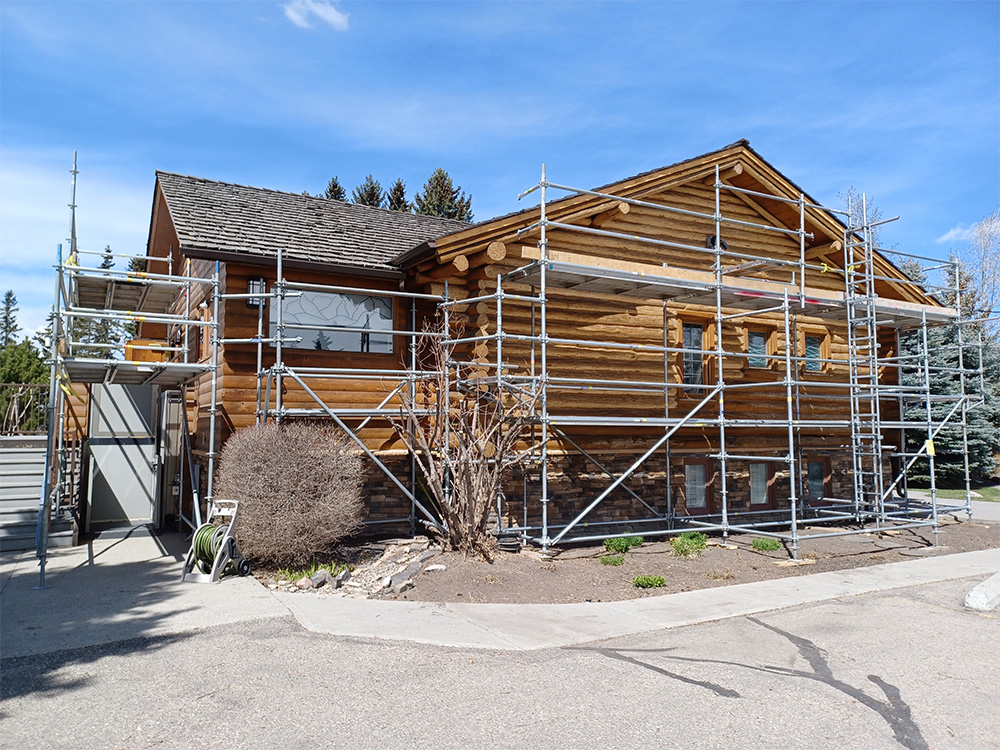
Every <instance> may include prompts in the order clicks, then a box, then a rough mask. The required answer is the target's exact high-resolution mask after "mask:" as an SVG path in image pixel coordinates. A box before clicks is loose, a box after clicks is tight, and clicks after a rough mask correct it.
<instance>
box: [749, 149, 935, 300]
mask: <svg viewBox="0 0 1000 750" xmlns="http://www.w3.org/2000/svg"><path fill="white" fill-rule="evenodd" d="M753 162H754V163H753V164H747V165H745V168H744V173H748V174H750V175H751V176H752V177H753V178H754V179H755V180H757V181H758V182H760V183H761V184H762V185H763V186H765V187H766V188H767V189H768V190H771V191H773V192H774V193H775V195H786V196H788V197H792V196H793V195H797V194H798V192H799V191H798V189H797V188H796V187H795V186H794V185H792V184H791V183H790V182H788V181H787V180H786V179H785V178H784V177H782V176H781V175H780V174H779V173H778V172H777V171H776V170H774V169H773V168H772V167H771V166H770V165H769V164H767V163H766V162H763V161H762V160H760V159H759V158H754V159H753ZM765 173H766V174H767V175H771V176H773V178H774V179H773V180H772V179H769V178H768V177H766V176H765ZM782 183H784V184H783V185H782ZM806 200H808V201H812V199H811V198H809V196H806ZM806 216H807V217H808V218H809V219H811V220H812V222H813V223H814V224H815V225H817V226H821V227H822V228H823V230H824V232H825V233H826V234H827V236H829V237H830V238H831V239H835V238H838V237H843V234H844V227H843V226H842V225H841V224H840V222H838V221H837V220H836V219H835V218H834V217H833V216H832V215H830V214H828V213H826V212H825V211H820V210H819V209H810V208H807V209H806ZM807 251H808V248H807ZM875 270H876V273H877V275H879V276H887V277H895V278H897V279H899V280H900V281H902V282H906V281H907V280H908V279H907V278H906V276H905V274H903V273H902V271H900V270H899V269H898V268H896V266H895V265H894V264H893V263H891V262H890V261H889V260H888V259H886V258H885V257H884V256H883V255H882V254H881V253H876V255H875ZM880 283H886V284H889V286H890V287H892V289H893V290H894V291H896V292H897V293H898V294H900V295H902V298H903V299H904V300H910V301H912V302H916V303H919V304H930V305H938V306H940V303H939V302H938V301H937V300H936V299H934V298H933V297H932V296H931V295H927V294H924V293H922V292H920V290H919V289H917V288H916V287H913V286H910V285H909V284H906V283H902V284H899V283H895V282H893V281H886V282H880Z"/></svg>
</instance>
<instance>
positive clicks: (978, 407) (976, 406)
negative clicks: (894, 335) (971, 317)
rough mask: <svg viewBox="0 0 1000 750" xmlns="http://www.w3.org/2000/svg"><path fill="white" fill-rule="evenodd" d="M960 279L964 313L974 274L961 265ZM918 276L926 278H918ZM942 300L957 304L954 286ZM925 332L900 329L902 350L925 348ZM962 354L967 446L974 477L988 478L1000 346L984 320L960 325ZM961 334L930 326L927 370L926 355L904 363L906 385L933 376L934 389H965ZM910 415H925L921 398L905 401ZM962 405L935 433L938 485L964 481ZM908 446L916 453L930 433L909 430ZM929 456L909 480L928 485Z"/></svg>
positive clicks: (937, 417) (995, 434)
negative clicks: (980, 344)
mask: <svg viewBox="0 0 1000 750" xmlns="http://www.w3.org/2000/svg"><path fill="white" fill-rule="evenodd" d="M957 268H958V273H959V277H958V281H959V285H960V287H961V289H962V308H963V309H962V312H963V314H964V316H965V317H968V314H969V313H970V312H972V308H973V306H974V305H975V300H976V299H977V293H976V290H975V289H974V288H973V287H974V286H975V285H974V284H973V283H972V277H971V276H970V275H969V274H968V273H967V272H966V271H965V270H964V269H963V268H962V267H961V265H959V266H958V267H957ZM908 273H909V275H910V276H911V278H914V281H924V280H925V279H923V278H919V277H917V278H915V274H914V273H912V272H909V271H908ZM954 283H955V277H954V274H953V273H950V272H949V273H948V274H947V278H946V280H945V285H946V286H948V287H949V288H951V287H953V286H954ZM940 296H941V297H942V302H943V303H944V304H945V305H948V306H949V307H953V306H955V302H956V300H955V295H954V293H953V292H949V293H946V294H941V295H940ZM980 335H981V336H982V337H983V350H982V364H983V376H982V379H980V376H979V374H978V373H977V372H970V371H975V370H978V368H979V352H978V349H977V348H976V347H974V346H972V345H973V344H975V343H976V342H977V341H978V339H979V336H980ZM922 339H923V335H922V332H921V331H920V330H919V329H917V330H912V331H907V332H904V333H902V334H901V335H900V344H901V347H900V348H901V354H904V355H905V354H912V353H916V352H921V351H922V350H923V344H922ZM961 339H962V358H961V365H962V369H963V370H965V371H966V373H965V393H966V394H967V395H968V396H970V397H971V403H970V406H969V408H968V411H967V415H966V416H967V419H966V435H967V439H968V449H969V474H970V476H971V478H972V480H973V481H977V482H982V481H986V480H988V479H989V477H991V476H992V474H993V471H994V465H993V456H994V455H995V454H996V453H997V452H998V451H1000V429H998V428H1000V401H998V399H1000V347H998V342H997V341H996V340H995V337H994V336H992V335H991V334H990V331H989V330H988V329H987V328H986V327H985V326H984V325H983V324H981V323H971V324H965V325H963V326H962V335H961ZM958 349H959V335H958V330H957V328H956V327H955V326H942V327H932V328H928V329H927V351H928V355H927V363H928V370H929V372H927V373H925V371H924V368H923V361H922V360H920V359H918V360H915V361H913V362H912V365H911V366H908V367H905V368H903V369H902V381H903V383H904V384H906V385H910V386H916V387H920V386H922V384H923V383H924V380H925V378H928V379H929V381H930V388H931V393H932V394H949V395H953V396H957V395H959V394H960V393H961V390H962V376H961V373H960V372H958V369H959V353H958ZM954 406H955V402H954V401H950V400H949V401H937V402H932V403H931V405H930V411H931V419H932V420H933V421H934V422H935V423H940V422H941V420H943V419H944V418H945V417H946V416H948V413H949V412H950V411H951V410H952V408H953V407H954ZM906 416H907V420H908V421H916V422H919V421H923V420H925V419H926V418H927V405H926V404H925V403H923V402H919V403H911V404H910V405H908V406H907V407H906ZM961 417H962V415H961V411H958V412H956V413H955V414H954V415H952V416H951V418H950V419H949V420H948V423H947V426H946V427H944V428H943V429H942V430H941V431H940V432H939V433H938V434H937V436H936V437H935V438H934V453H935V455H934V470H935V471H934V475H935V480H936V482H937V485H938V486H939V487H960V486H963V485H964V479H965V461H964V458H963V455H962V448H963V445H962V429H961V425H962V422H961ZM906 437H907V452H908V453H915V452H917V451H918V450H920V448H922V447H923V445H924V441H925V440H926V438H927V435H926V432H925V431H923V430H908V431H907V436H906ZM929 468H930V462H929V460H928V459H926V458H920V459H918V460H917V461H916V462H915V463H914V464H913V467H912V468H911V469H910V471H909V473H908V476H909V479H910V481H911V482H913V483H915V484H917V485H918V486H926V485H927V484H928V483H929V482H930V473H929Z"/></svg>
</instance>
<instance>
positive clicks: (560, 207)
mask: <svg viewBox="0 0 1000 750" xmlns="http://www.w3.org/2000/svg"><path fill="white" fill-rule="evenodd" d="M744 153H747V152H746V149H745V148H744V147H743V146H735V147H733V148H729V149H725V150H723V151H716V152H714V153H711V154H708V155H706V156H703V157H700V158H698V159H693V160H691V161H687V162H681V163H680V164H677V165H674V166H672V167H665V168H664V169H662V170H659V171H658V172H653V173H651V174H647V175H643V176H641V177H633V178H630V179H627V180H623V181H621V182H617V183H612V184H610V185H607V186H605V187H603V188H601V189H599V192H605V193H608V194H609V195H614V196H616V197H623V198H634V199H637V200H642V198H643V196H646V195H649V194H651V193H656V192H661V191H663V190H669V189H670V188H673V187H677V186H678V185H683V184H685V183H687V182H692V181H694V180H698V179H702V178H704V177H706V176H707V175H708V174H709V173H712V172H714V171H715V165H716V164H718V165H719V168H720V169H723V170H725V169H728V168H730V167H732V166H734V165H735V164H736V163H738V162H740V161H741V160H742V158H743V156H742V155H743V154H744ZM609 205H610V201H609V199H607V198H602V197H599V196H594V195H570V196H567V197H565V198H562V199H560V200H558V201H554V202H553V203H550V204H548V209H547V212H546V213H547V216H548V217H549V218H550V219H553V220H556V221H561V222H565V223H570V222H572V221H578V220H579V219H582V218H589V217H590V216H592V215H593V214H596V213H600V212H601V211H602V210H605V209H607V208H608V207H609ZM539 216H540V213H539V209H538V208H537V207H533V208H530V209H525V210H524V211H522V212H520V213H516V214H511V215H509V216H506V217H502V218H500V219H497V220H496V221H495V222H487V223H485V224H482V225H479V226H476V227H470V228H469V229H464V230H462V231H460V232H456V233H455V234H452V235H447V236H445V237H440V238H438V240H437V256H438V260H439V261H440V262H441V263H447V262H449V261H450V260H451V259H452V258H453V257H454V256H455V255H459V254H463V253H467V252H474V251H476V250H478V249H482V247H485V246H486V245H488V244H489V243H490V242H492V241H494V240H499V241H500V242H503V243H505V244H511V243H513V242H517V241H518V237H517V231H518V230H519V229H521V228H522V227H526V226H529V225H531V224H533V223H535V222H537V221H538V219H539Z"/></svg>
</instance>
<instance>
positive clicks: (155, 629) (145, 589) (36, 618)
mask: <svg viewBox="0 0 1000 750" xmlns="http://www.w3.org/2000/svg"><path fill="white" fill-rule="evenodd" d="M136 537H139V538H136ZM97 546H98V548H99V551H98V552H97V553H96V554H95V553H94V552H93V549H94V548H93V547H91V548H90V554H87V553H86V552H85V551H84V550H83V549H82V548H74V549H73V550H70V551H61V552H60V553H59V554H53V555H52V556H51V558H50V559H51V561H52V562H51V564H50V567H49V572H48V573H47V575H46V584H47V587H46V588H45V589H42V590H36V589H35V588H34V587H35V586H37V585H38V582H39V574H38V568H37V565H36V564H35V560H34V557H33V555H32V553H26V554H25V556H24V558H23V559H21V560H19V561H18V563H17V564H16V566H14V567H13V570H12V571H10V572H9V574H8V575H6V576H5V580H4V581H3V589H2V592H0V623H2V636H0V656H2V659H0V670H2V672H3V681H2V683H0V699H3V700H9V699H12V698H17V697H22V696H26V695H31V694H50V693H58V692H67V691H73V690H79V689H81V688H85V687H86V686H87V685H88V684H89V683H90V682H91V676H90V675H92V674H93V673H94V672H91V673H90V675H88V674H87V673H83V674H81V671H80V670H78V669H72V668H73V667H79V666H81V665H88V664H95V665H96V664H97V662H99V661H100V660H101V659H102V658H104V657H105V656H108V655H110V654H122V653H128V652H136V651H149V650H152V649H160V648H163V647H165V646H168V645H170V644H172V643H176V642H178V641H180V640H183V639H185V638H187V637H189V636H188V635H183V634H180V635H178V634H167V633H165V632H164V631H165V630H166V629H167V620H168V619H169V618H172V617H176V616H177V615H183V614H185V613H191V612H193V611H195V610H197V609H198V607H197V606H191V605H189V604H183V603H182V600H181V599H180V596H181V594H182V593H183V591H184V588H183V587H185V586H191V585H194V584H182V583H181V581H180V577H181V560H182V558H181V557H179V556H178V552H177V550H178V549H183V546H184V540H183V538H182V537H181V536H180V535H164V536H163V537H152V536H151V535H150V534H149V532H148V531H145V530H143V531H142V533H140V534H136V535H135V537H134V538H123V539H119V540H117V541H113V542H112V543H111V544H99V545H97ZM173 601H176V605H173V604H171V602H173ZM188 616H189V617H190V614H189V615H188ZM97 669H99V666H95V667H94V670H95V672H96V670H97Z"/></svg>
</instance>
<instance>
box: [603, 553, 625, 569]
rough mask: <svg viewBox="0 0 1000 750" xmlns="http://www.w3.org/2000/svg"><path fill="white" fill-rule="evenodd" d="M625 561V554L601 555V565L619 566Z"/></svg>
mask: <svg viewBox="0 0 1000 750" xmlns="http://www.w3.org/2000/svg"><path fill="white" fill-rule="evenodd" d="M623 562H625V557H624V555H601V565H612V566H615V567H617V566H619V565H621V564H622V563H623Z"/></svg>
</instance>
